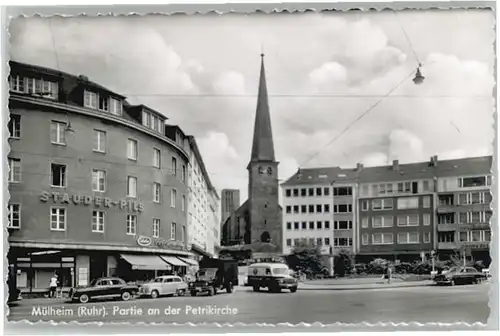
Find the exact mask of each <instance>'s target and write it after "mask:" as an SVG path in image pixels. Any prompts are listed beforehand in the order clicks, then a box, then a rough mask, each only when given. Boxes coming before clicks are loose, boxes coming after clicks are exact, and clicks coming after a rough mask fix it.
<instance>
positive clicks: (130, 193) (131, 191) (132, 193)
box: [127, 176, 137, 198]
mask: <svg viewBox="0 0 500 336" xmlns="http://www.w3.org/2000/svg"><path fill="white" fill-rule="evenodd" d="M127 197H133V198H135V197H137V177H135V176H128V178H127Z"/></svg>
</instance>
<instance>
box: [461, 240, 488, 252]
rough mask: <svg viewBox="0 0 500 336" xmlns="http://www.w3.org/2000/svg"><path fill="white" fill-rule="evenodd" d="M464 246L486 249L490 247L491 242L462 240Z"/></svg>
mask: <svg viewBox="0 0 500 336" xmlns="http://www.w3.org/2000/svg"><path fill="white" fill-rule="evenodd" d="M461 243H462V246H465V247H468V248H471V249H473V250H485V249H488V248H489V247H490V242H477V241H476V242H470V241H464V242H461Z"/></svg>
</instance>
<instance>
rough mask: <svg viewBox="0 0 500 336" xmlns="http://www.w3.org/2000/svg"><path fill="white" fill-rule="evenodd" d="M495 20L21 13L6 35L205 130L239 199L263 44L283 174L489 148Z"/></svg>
mask: <svg viewBox="0 0 500 336" xmlns="http://www.w3.org/2000/svg"><path fill="white" fill-rule="evenodd" d="M493 25H494V14H493V13H492V12H491V11H465V10H454V11H435V12H431V11H405V12H399V13H397V14H395V13H394V12H384V13H324V14H316V13H308V14H275V15H265V14H255V15H246V16H243V15H237V14H233V15H223V16H217V15H208V16H192V17H188V16H184V15H178V16H173V17H167V16H160V15H157V16H146V17H139V16H135V17H120V18H110V17H100V18H52V19H50V22H49V19H46V18H29V19H17V20H14V21H13V22H12V24H11V27H10V34H11V57H12V59H14V60H17V61H21V62H27V63H32V64H37V65H41V66H47V67H51V68H56V69H59V70H61V71H66V72H69V73H73V74H85V75H86V76H88V77H89V78H90V79H91V80H93V81H96V82H98V83H100V84H102V85H104V86H106V87H108V88H110V89H112V90H114V91H116V92H119V93H122V94H124V95H125V96H127V97H128V100H129V101H130V102H131V103H133V104H135V103H143V104H146V105H149V106H150V107H152V108H154V109H156V110H158V111H160V112H162V113H164V114H165V115H166V116H167V117H168V118H169V122H170V123H172V124H177V125H180V126H181V127H182V128H183V129H184V130H185V132H186V133H188V134H193V135H194V136H196V138H197V141H198V143H199V145H200V147H201V150H202V154H203V156H204V160H205V164H206V166H207V168H208V170H209V172H210V174H211V177H212V180H213V182H214V184H215V185H216V187H217V188H218V189H222V188H238V189H241V192H242V197H241V198H242V201H243V200H244V199H245V198H246V195H247V173H246V170H245V167H246V165H247V163H248V161H249V158H250V148H251V141H252V139H251V136H252V131H253V130H252V128H253V121H254V116H255V107H256V93H257V84H258V75H259V66H260V57H259V54H260V53H261V50H262V49H263V50H264V52H265V54H266V58H265V62H266V70H267V81H268V90H269V94H270V108H271V118H272V122H273V132H274V141H275V150H276V156H277V160H278V161H280V162H281V164H280V178H282V179H286V178H288V177H289V176H291V175H292V174H293V173H295V172H296V170H297V168H298V167H299V166H301V167H313V166H345V167H352V166H354V165H355V164H356V163H357V162H363V163H364V164H365V165H380V164H386V163H387V162H389V161H390V160H393V159H399V160H400V161H401V162H412V161H418V160H427V159H428V158H429V157H430V156H432V155H439V157H440V158H457V157H464V156H479V155H487V154H491V153H492V141H493V137H494V129H493V112H494V110H493V104H494V101H493V98H492V90H493V85H494V77H493V74H494V72H493V64H494V52H493V51H494V50H493V42H494V37H495V35H494V30H493ZM405 35H406V36H408V38H406V37H405ZM418 62H421V63H423V67H422V72H423V75H424V76H425V77H426V79H425V82H424V83H423V84H422V85H418V86H417V85H415V84H413V82H412V81H411V75H410V74H411V73H412V72H413V71H414V70H415V68H416V66H417V64H418ZM405 79H406V80H405ZM401 82H402V84H400V83H401ZM399 84H400V85H399ZM398 85H399V86H398ZM391 91H393V92H392V93H391V94H390V95H388V96H387V97H386V98H385V99H384V100H382V101H381V98H382V97H383V96H386V95H387V94H388V93H389V92H391ZM377 102H378V105H377V106H376V107H375V108H373V109H372V110H371V111H370V112H369V113H368V114H366V116H365V117H363V118H362V119H361V120H359V121H358V122H356V123H355V124H354V126H352V127H350V128H349V130H348V131H347V132H345V133H344V130H345V129H346V127H348V126H349V125H350V124H351V123H352V122H353V121H354V120H356V119H357V118H358V117H359V116H360V115H362V114H363V113H364V112H366V111H367V110H368V109H369V108H370V107H371V106H373V105H374V104H376V103H377ZM332 139H336V140H333V141H332ZM327 144H329V145H327Z"/></svg>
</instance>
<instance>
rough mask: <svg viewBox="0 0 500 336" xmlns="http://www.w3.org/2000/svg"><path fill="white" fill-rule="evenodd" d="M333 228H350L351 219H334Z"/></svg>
mask: <svg viewBox="0 0 500 336" xmlns="http://www.w3.org/2000/svg"><path fill="white" fill-rule="evenodd" d="M333 229H334V230H352V221H334V222H333Z"/></svg>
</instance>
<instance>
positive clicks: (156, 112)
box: [129, 104, 168, 120]
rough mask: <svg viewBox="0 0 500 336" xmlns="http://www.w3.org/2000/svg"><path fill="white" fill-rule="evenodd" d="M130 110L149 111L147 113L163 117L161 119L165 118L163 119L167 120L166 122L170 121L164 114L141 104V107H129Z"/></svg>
mask: <svg viewBox="0 0 500 336" xmlns="http://www.w3.org/2000/svg"><path fill="white" fill-rule="evenodd" d="M129 108H131V109H141V110H147V111H149V112H153V113H155V114H157V115H158V116H159V117H161V118H163V119H165V120H167V119H168V118H167V117H166V116H165V115H164V114H162V113H160V112H158V111H156V110H155V109H152V108H151V107H149V106H146V105H144V104H139V105H129Z"/></svg>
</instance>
